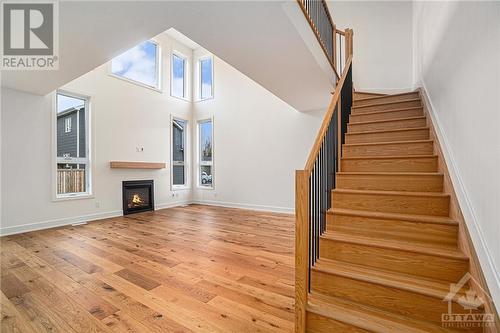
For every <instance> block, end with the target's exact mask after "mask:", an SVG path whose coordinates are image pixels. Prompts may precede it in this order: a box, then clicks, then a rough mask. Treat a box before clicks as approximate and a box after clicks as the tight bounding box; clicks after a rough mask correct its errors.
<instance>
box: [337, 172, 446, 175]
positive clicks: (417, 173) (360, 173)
mask: <svg viewBox="0 0 500 333" xmlns="http://www.w3.org/2000/svg"><path fill="white" fill-rule="evenodd" d="M337 175H375V176H442V175H443V173H441V172H368V171H364V172H349V171H339V172H337Z"/></svg>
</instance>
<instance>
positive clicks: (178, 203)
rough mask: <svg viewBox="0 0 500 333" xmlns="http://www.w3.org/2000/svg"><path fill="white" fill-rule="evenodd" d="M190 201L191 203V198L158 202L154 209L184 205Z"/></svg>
mask: <svg viewBox="0 0 500 333" xmlns="http://www.w3.org/2000/svg"><path fill="white" fill-rule="evenodd" d="M190 203H191V200H180V201H174V202H166V203H160V204H155V210H158V209H165V208H172V207H178V206H184V205H189V204H190Z"/></svg>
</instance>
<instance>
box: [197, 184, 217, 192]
mask: <svg viewBox="0 0 500 333" xmlns="http://www.w3.org/2000/svg"><path fill="white" fill-rule="evenodd" d="M196 189H198V190H203V191H211V190H215V186H214V185H212V186H202V185H198V186H196Z"/></svg>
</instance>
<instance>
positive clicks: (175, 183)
mask: <svg viewBox="0 0 500 333" xmlns="http://www.w3.org/2000/svg"><path fill="white" fill-rule="evenodd" d="M186 132H187V120H183V119H179V118H172V187H185V186H186V178H187V177H186V174H187V172H186V155H187V153H186Z"/></svg>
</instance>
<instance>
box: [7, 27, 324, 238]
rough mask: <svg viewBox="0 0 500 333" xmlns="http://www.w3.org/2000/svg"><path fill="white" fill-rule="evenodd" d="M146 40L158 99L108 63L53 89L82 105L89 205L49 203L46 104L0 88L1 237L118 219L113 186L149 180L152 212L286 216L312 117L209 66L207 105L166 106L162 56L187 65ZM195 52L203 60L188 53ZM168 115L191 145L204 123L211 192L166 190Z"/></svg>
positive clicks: (169, 44) (219, 65)
mask: <svg viewBox="0 0 500 333" xmlns="http://www.w3.org/2000/svg"><path fill="white" fill-rule="evenodd" d="M156 39H157V40H158V41H159V42H160V44H161V47H162V54H163V64H162V67H163V69H164V71H163V73H164V74H165V75H163V92H158V91H154V90H151V89H147V88H144V87H141V86H138V85H135V84H132V83H129V82H126V81H124V80H120V79H117V78H114V77H112V76H109V75H108V64H105V65H102V66H100V67H98V68H96V69H95V70H93V71H91V72H89V73H87V74H85V75H83V76H82V77H80V78H78V79H76V80H74V81H72V82H71V83H69V84H67V85H65V86H64V87H62V89H64V90H66V91H69V92H75V93H78V94H83V95H87V96H90V98H91V112H92V141H93V145H92V151H93V160H94V179H93V184H94V198H91V199H80V200H67V201H60V202H54V201H52V193H51V191H52V182H53V179H52V178H51V176H50V175H51V170H52V169H51V168H52V167H53V165H52V162H53V157H52V155H51V152H52V149H53V147H52V145H51V142H52V141H51V140H52V132H51V131H52V123H51V122H52V113H53V112H54V109H53V105H52V104H53V95H47V96H38V95H32V94H28V93H24V92H20V91H17V90H10V89H2V113H1V126H2V127H1V135H2V138H1V139H2V140H1V141H2V170H1V176H2V183H1V196H2V204H3V210H2V221H1V224H2V225H1V232H2V233H3V234H6V233H13V232H19V231H22V230H28V229H36V228H45V227H51V226H55V225H62V224H67V223H71V222H78V221H86V220H92V219H96V218H101V217H107V216H114V215H119V214H121V209H122V202H121V182H122V181H123V180H132V179H154V180H155V196H156V197H155V201H156V202H155V203H156V204H157V206H159V207H160V208H161V207H166V206H169V205H175V204H178V203H183V202H190V201H191V200H192V199H193V198H194V199H195V200H197V201H198V202H199V201H204V202H207V203H219V204H224V205H236V206H241V207H251V208H261V209H272V210H280V211H282V210H285V211H292V209H293V207H294V170H295V169H298V168H301V167H303V165H304V163H305V160H306V154H307V153H308V151H309V149H310V147H311V145H312V142H313V140H314V136H315V134H316V132H317V130H318V128H319V125H320V122H321V120H322V116H321V115H320V114H317V113H311V114H304V113H300V112H298V111H296V110H295V109H293V108H291V107H290V106H288V104H286V103H284V102H283V101H281V100H280V99H278V98H277V97H275V96H274V95H272V94H271V93H270V92H268V91H267V90H265V89H264V88H262V87H261V86H259V85H258V84H256V83H255V82H254V81H252V80H250V79H249V78H248V77H246V76H245V75H243V74H241V73H240V72H239V71H237V70H236V69H234V68H233V67H231V66H229V65H228V64H226V63H225V62H223V61H221V60H220V59H218V58H215V75H214V77H215V98H214V99H213V100H209V101H204V102H197V103H195V104H193V103H190V102H188V101H184V100H179V99H176V98H173V97H170V87H169V78H170V52H171V49H172V48H175V49H177V50H179V51H181V52H183V53H184V54H186V55H188V56H189V58H190V61H191V57H192V53H193V51H192V50H191V49H189V48H187V47H185V46H183V45H181V44H179V43H177V42H175V41H174V40H172V39H171V38H170V37H168V36H167V35H165V34H162V35H160V37H158V38H156ZM200 52H205V51H197V52H196V54H197V55H198V54H200ZM171 115H174V116H180V117H185V118H187V119H188V120H190V121H191V124H192V125H193V126H192V132H191V134H192V137H191V139H193V138H194V129H195V127H194V120H195V119H200V118H206V117H208V116H213V117H214V119H215V172H216V175H215V182H216V184H215V189H214V190H203V191H202V190H194V191H192V190H186V191H180V192H172V191H171V187H170V117H171ZM136 147H144V152H142V153H138V152H136ZM192 152H193V154H194V149H193V150H192ZM111 160H125V161H126V160H131V161H151V162H166V163H167V168H166V169H163V170H154V171H148V170H118V169H110V168H109V161H111ZM188 162H192V161H188ZM190 165H191V168H192V170H193V168H194V165H193V163H190ZM191 176H192V177H196V174H194V173H192V174H191ZM194 179H196V178H194ZM192 184H195V182H194V181H193V182H192ZM174 194H175V195H177V196H175V197H173V195H174Z"/></svg>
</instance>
